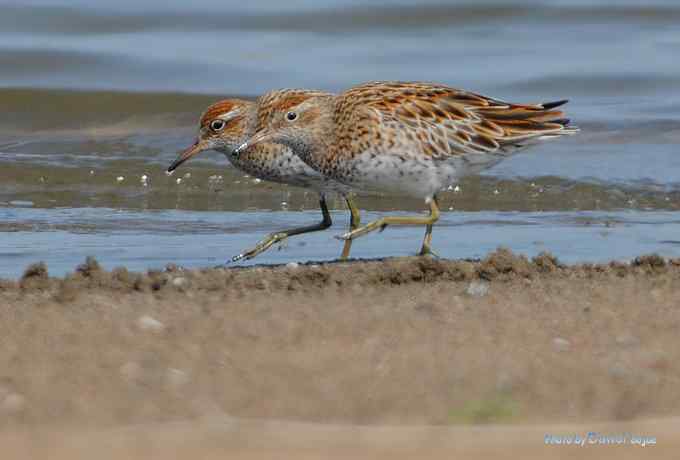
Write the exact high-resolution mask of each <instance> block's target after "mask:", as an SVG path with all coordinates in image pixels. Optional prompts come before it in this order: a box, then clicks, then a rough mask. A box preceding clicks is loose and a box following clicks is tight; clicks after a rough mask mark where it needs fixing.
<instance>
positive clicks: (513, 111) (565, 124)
mask: <svg viewBox="0 0 680 460" xmlns="http://www.w3.org/2000/svg"><path fill="white" fill-rule="evenodd" d="M495 102H497V103H496V104H492V105H489V106H487V107H482V108H479V109H477V112H478V113H479V114H480V115H483V116H484V118H486V119H487V120H488V121H489V122H490V123H492V124H493V125H495V126H496V127H497V128H499V129H501V130H502V131H503V135H502V136H498V137H496V141H498V142H499V143H500V144H501V145H506V144H511V145H513V146H524V145H527V144H529V143H533V142H534V141H542V140H547V139H552V138H556V137H561V136H564V135H570V134H576V133H577V132H579V128H578V127H577V126H574V125H572V124H571V120H570V119H569V118H566V117H565V114H564V112H563V111H562V110H556V109H557V108H558V107H561V106H563V105H564V104H566V103H567V102H568V100H566V99H565V100H560V101H554V102H545V103H542V104H511V103H503V102H501V101H495Z"/></svg>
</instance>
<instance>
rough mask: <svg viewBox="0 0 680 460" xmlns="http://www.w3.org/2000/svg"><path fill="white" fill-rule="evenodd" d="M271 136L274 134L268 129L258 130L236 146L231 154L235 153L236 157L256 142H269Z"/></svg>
mask: <svg viewBox="0 0 680 460" xmlns="http://www.w3.org/2000/svg"><path fill="white" fill-rule="evenodd" d="M271 138H272V135H271V134H270V133H269V132H267V131H266V130H262V131H258V132H256V133H255V134H253V136H252V137H251V138H250V139H248V140H247V141H245V142H244V143H243V144H241V145H239V146H238V147H236V149H234V151H233V152H232V153H231V154H232V155H234V156H235V157H238V156H239V155H241V154H242V153H243V152H245V151H246V150H248V149H249V148H250V147H252V146H254V145H256V144H261V143H262V142H268V141H269V140H270V139H271Z"/></svg>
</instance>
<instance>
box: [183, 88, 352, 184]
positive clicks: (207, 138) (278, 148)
mask: <svg viewBox="0 0 680 460" xmlns="http://www.w3.org/2000/svg"><path fill="white" fill-rule="evenodd" d="M323 94H326V93H320V92H318V91H306V90H298V91H296V92H295V95H296V98H295V100H296V101H298V102H301V101H303V100H304V99H305V98H308V97H311V96H320V95H323ZM218 119H219V120H223V121H225V126H224V128H223V129H222V130H221V131H217V132H215V131H213V130H211V128H210V123H211V122H213V121H214V120H218ZM256 125H257V111H256V107H255V103H254V102H253V101H246V100H242V99H225V100H222V101H219V102H216V103H215V104H213V105H211V106H210V107H208V108H207V109H206V111H205V112H204V113H203V115H202V116H201V119H200V123H199V134H198V139H197V141H196V142H195V143H194V145H193V146H192V147H190V148H189V149H187V150H186V151H185V152H183V154H182V155H180V157H179V158H178V160H177V161H176V162H175V163H174V164H173V166H174V167H173V168H172V169H174V168H176V167H177V166H179V165H180V164H181V163H183V162H184V161H186V160H187V159H189V158H190V157H192V156H193V155H195V154H197V153H199V152H200V151H203V150H216V151H218V152H221V153H223V154H224V155H225V156H226V158H227V159H228V160H229V161H230V162H231V163H232V164H233V165H234V166H235V167H236V168H238V169H240V170H241V171H243V172H245V173H246V174H249V175H251V176H253V177H257V178H259V179H262V180H268V181H271V182H277V183H282V184H288V185H293V186H296V187H305V188H311V189H313V190H316V191H318V192H320V193H327V192H339V193H347V192H348V190H349V187H347V186H344V185H342V184H338V183H336V182H334V181H332V180H328V179H326V178H325V177H324V176H323V175H321V174H320V173H319V172H317V171H316V170H314V169H313V168H311V167H310V166H308V165H307V164H306V163H304V162H303V161H302V160H301V159H300V158H299V157H298V156H297V155H294V154H293V152H292V151H291V149H290V148H289V147H287V146H284V145H281V144H275V143H261V144H259V145H258V146H257V147H254V148H252V149H249V150H248V152H244V154H242V155H238V156H234V155H232V152H233V151H234V149H236V147H238V146H239V145H240V144H241V143H242V142H244V141H245V140H246V139H247V138H248V136H249V135H251V134H253V133H254V130H255V127H256ZM195 147H199V148H198V149H195V150H196V151H194V148H195Z"/></svg>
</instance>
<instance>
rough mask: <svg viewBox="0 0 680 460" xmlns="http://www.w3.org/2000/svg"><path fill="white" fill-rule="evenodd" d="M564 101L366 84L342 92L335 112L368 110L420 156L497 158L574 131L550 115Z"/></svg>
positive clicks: (403, 84) (440, 87) (420, 85)
mask: <svg viewBox="0 0 680 460" xmlns="http://www.w3.org/2000/svg"><path fill="white" fill-rule="evenodd" d="M566 102H567V101H559V102H554V103H547V104H536V105H525V104H511V103H508V102H504V101H501V100H498V99H493V98H490V97H486V96H482V95H479V94H475V93H471V92H467V91H462V90H458V89H455V88H450V87H447V86H443V85H437V84H428V83H410V82H371V83H366V84H363V85H360V86H356V87H354V88H352V89H350V90H348V91H346V92H345V93H344V94H343V95H342V102H341V104H343V105H345V104H346V105H348V106H347V107H345V108H341V110H340V112H341V113H343V112H344V113H348V112H347V111H346V109H348V108H349V109H353V110H359V109H360V108H364V110H365V109H366V108H368V109H369V110H371V109H372V110H373V111H374V113H376V114H377V115H378V119H379V122H380V123H383V124H386V125H389V126H392V127H394V128H396V131H398V132H400V134H401V135H404V136H407V137H408V138H410V139H415V140H418V141H420V144H421V145H422V147H423V151H424V152H426V153H428V154H429V155H431V156H433V157H446V156H450V155H461V154H470V153H494V152H497V153H502V152H503V151H504V150H505V149H504V148H505V147H507V146H512V147H518V146H521V145H523V144H524V143H526V142H527V141H528V140H531V139H535V138H539V137H542V136H557V135H561V134H568V133H572V132H575V130H576V128H573V127H568V126H567V125H568V123H569V120H566V119H564V118H563V116H564V115H563V113H562V112H561V111H559V110H553V109H554V108H556V107H558V106H560V105H562V104H564V103H566ZM349 106H351V107H349ZM351 111H352V110H350V111H349V112H351Z"/></svg>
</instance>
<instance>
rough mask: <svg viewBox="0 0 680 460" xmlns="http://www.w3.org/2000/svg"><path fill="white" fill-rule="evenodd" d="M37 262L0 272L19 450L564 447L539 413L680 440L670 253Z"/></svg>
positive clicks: (555, 420) (366, 454)
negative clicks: (131, 265) (66, 266)
mask: <svg viewBox="0 0 680 460" xmlns="http://www.w3.org/2000/svg"><path fill="white" fill-rule="evenodd" d="M47 268H48V267H45V266H41V265H34V266H31V267H29V268H28V269H27V270H26V273H25V275H24V276H23V277H22V278H21V279H19V280H4V281H2V282H0V340H1V343H2V346H0V440H2V441H0V442H1V443H2V444H3V445H4V446H8V448H9V449H13V450H12V452H15V453H16V455H15V456H14V457H13V458H21V457H27V456H33V458H36V457H43V456H46V452H47V450H46V449H49V450H50V451H51V452H53V455H54V457H53V458H92V455H93V453H95V452H97V451H98V449H101V446H103V445H108V446H111V448H110V449H109V448H107V449H104V450H105V451H104V452H102V454H105V455H104V457H101V458H137V457H138V458H148V457H153V456H157V457H162V458H167V456H168V455H170V454H173V455H175V454H176V456H179V457H187V456H190V455H194V456H195V455H201V456H202V458H221V457H220V455H223V454H224V453H225V452H229V453H231V454H233V455H237V454H238V455H240V456H241V457H242V458H256V457H257V456H258V455H260V456H261V455H265V456H266V455H269V454H272V453H276V454H277V456H278V457H279V458H318V457H319V456H323V457H331V458H333V456H335V457H337V458H340V457H343V456H345V457H346V456H348V455H349V456H352V457H356V458H375V457H376V456H377V457H380V456H381V455H382V456H384V457H385V458H387V457H389V458H393V457H395V456H397V457H398V456H399V455H402V456H404V457H409V456H411V455H412V454H413V453H414V452H416V451H420V452H425V453H428V455H429V454H431V457H438V456H440V457H441V456H446V455H448V454H451V453H459V454H470V455H474V456H473V457H472V458H491V457H492V456H493V455H502V453H503V452H504V451H507V450H512V451H513V452H515V450H514V449H515V448H518V449H519V451H520V452H525V454H526V455H525V457H524V458H552V457H559V458H564V456H565V455H568V454H569V452H568V451H565V450H564V449H568V448H567V447H564V446H559V447H554V446H553V447H551V449H552V450H546V448H547V447H549V446H544V444H543V443H544V435H545V434H556V435H562V434H564V435H566V434H570V433H573V432H575V431H576V432H578V433H587V432H588V431H593V430H595V431H598V430H601V431H602V432H606V433H609V434H616V433H618V432H622V431H625V432H627V433H631V434H632V435H641V436H642V435H646V436H656V437H657V441H658V442H657V445H656V446H650V447H646V448H644V449H640V448H637V449H636V448H635V447H634V446H632V445H628V446H626V447H612V446H604V447H597V448H587V447H586V448H584V449H581V450H576V448H573V447H572V448H571V449H574V453H573V455H579V456H581V457H582V456H584V455H585V456H588V455H592V456H593V458H608V457H607V455H609V456H611V457H612V458H613V456H614V455H616V456H617V457H619V458H643V457H644V456H645V455H648V454H654V455H655V458H659V455H662V454H664V453H667V454H669V455H670V453H671V451H672V450H673V448H675V449H677V448H678V447H680V445H679V444H678V440H677V436H676V437H675V439H674V438H673V436H671V434H672V433H677V431H678V427H679V426H680V424H679V422H678V419H677V418H673V417H676V416H678V415H680V385H678V382H679V381H680V359H679V358H680V347H678V346H677V345H678V339H677V337H678V334H679V333H680V309H679V308H678V306H679V305H680V289H678V285H679V284H678V282H679V281H680V260H676V259H663V258H661V257H658V256H641V257H638V258H636V259H635V260H633V261H631V262H630V263H620V262H612V263H609V264H602V265H591V264H588V265H570V266H567V265H563V264H561V263H560V262H559V261H558V260H556V259H555V258H554V257H552V256H550V255H549V254H543V255H541V256H538V257H536V258H534V259H531V260H529V259H527V258H525V257H522V256H517V255H514V254H512V253H510V252H509V251H505V250H498V251H496V252H494V253H492V254H489V255H488V256H487V257H486V258H485V259H483V260H479V261H464V260H463V261H460V260H459V261H451V260H433V259H428V258H397V259H385V260H380V261H375V260H374V261H350V262H345V263H329V264H318V265H314V264H310V265H304V264H300V265H298V264H288V265H285V266H257V267H247V268H228V269H224V268H216V269H213V268H211V269H205V270H182V269H181V268H179V267H175V266H169V267H167V269H165V270H162V271H152V272H147V273H131V272H128V271H127V270H125V269H117V270H113V271H105V270H103V269H101V268H100V267H99V265H98V264H97V263H96V261H95V260H93V259H90V260H88V261H87V262H86V263H84V264H83V265H81V266H80V267H78V268H77V269H76V270H75V271H74V273H73V274H71V275H69V276H67V277H65V278H52V277H49V275H48V272H47ZM433 425H436V426H433ZM475 440H476V441H475ZM673 443H674V444H673ZM305 446H308V448H307V447H305ZM394 446H396V448H393V447H394ZM595 447H596V446H595ZM653 449H656V450H653ZM106 455H109V456H110V457H106ZM135 456H136V457H135ZM560 456H562V457H560ZM627 456H628V457H627ZM179 457H178V458H179ZM173 458H174V457H173ZM449 458H450V456H449Z"/></svg>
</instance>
